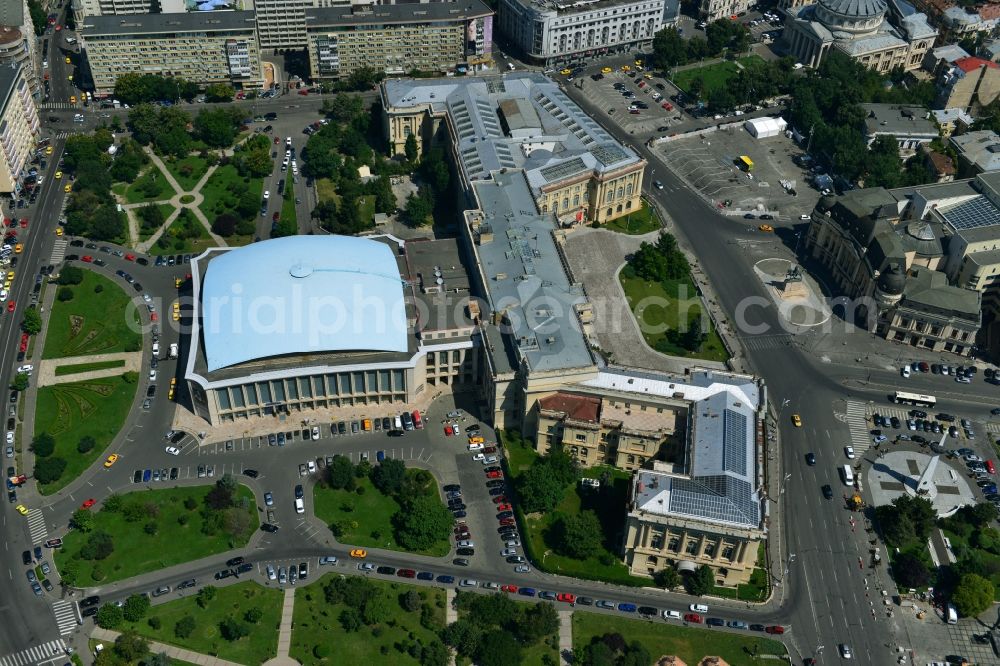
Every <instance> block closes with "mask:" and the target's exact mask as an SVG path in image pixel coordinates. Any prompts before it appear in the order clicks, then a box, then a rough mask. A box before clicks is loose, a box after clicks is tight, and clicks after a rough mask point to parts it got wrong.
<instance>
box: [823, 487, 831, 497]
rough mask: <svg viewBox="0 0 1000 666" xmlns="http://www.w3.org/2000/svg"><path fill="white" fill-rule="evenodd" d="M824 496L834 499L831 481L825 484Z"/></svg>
mask: <svg viewBox="0 0 1000 666" xmlns="http://www.w3.org/2000/svg"><path fill="white" fill-rule="evenodd" d="M823 497H825V498H827V499H833V488H831V487H830V484H829V483H828V484H826V485H824V486H823Z"/></svg>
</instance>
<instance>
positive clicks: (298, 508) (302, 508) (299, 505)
mask: <svg viewBox="0 0 1000 666" xmlns="http://www.w3.org/2000/svg"><path fill="white" fill-rule="evenodd" d="M305 512H306V505H305V502H303V501H302V498H299V499H297V500H295V513H305Z"/></svg>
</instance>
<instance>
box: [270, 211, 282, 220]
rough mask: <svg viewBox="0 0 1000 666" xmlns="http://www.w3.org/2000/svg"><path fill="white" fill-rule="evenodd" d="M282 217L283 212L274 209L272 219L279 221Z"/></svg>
mask: <svg viewBox="0 0 1000 666" xmlns="http://www.w3.org/2000/svg"><path fill="white" fill-rule="evenodd" d="M280 219H281V213H279V212H278V211H274V215H272V216H271V221H272V222H277V221H278V220H280Z"/></svg>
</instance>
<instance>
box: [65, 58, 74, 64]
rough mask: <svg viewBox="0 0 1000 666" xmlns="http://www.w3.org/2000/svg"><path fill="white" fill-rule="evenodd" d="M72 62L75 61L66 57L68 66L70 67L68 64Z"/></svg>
mask: <svg viewBox="0 0 1000 666" xmlns="http://www.w3.org/2000/svg"><path fill="white" fill-rule="evenodd" d="M71 62H73V61H72V60H70V59H69V56H66V64H67V65H68V64H70V63H71Z"/></svg>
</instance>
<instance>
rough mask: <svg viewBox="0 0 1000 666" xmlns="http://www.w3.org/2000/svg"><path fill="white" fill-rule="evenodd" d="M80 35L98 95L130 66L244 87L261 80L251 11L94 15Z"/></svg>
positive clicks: (108, 90)
mask: <svg viewBox="0 0 1000 666" xmlns="http://www.w3.org/2000/svg"><path fill="white" fill-rule="evenodd" d="M80 36H81V42H82V44H83V49H84V52H85V54H86V62H87V65H88V66H89V67H90V72H91V75H92V77H93V81H94V86H95V92H96V93H97V94H98V95H100V94H108V93H111V92H112V91H113V90H114V87H115V81H116V80H117V79H118V77H119V76H121V75H122V74H126V73H130V72H141V73H144V74H145V73H149V74H160V75H163V76H177V77H180V78H183V79H185V80H187V81H192V82H194V83H199V84H206V85H207V84H212V83H226V84H230V85H233V86H234V87H236V88H243V89H247V88H260V87H261V85H262V75H261V64H260V48H259V47H258V44H257V28H256V22H255V20H254V13H253V12H245V11H215V12H190V13H183V14H136V15H130V16H125V17H122V16H95V17H88V18H87V19H86V20H85V22H84V24H83V26H82V27H81V28H80Z"/></svg>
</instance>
